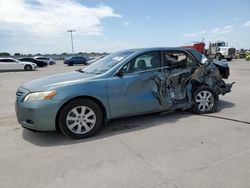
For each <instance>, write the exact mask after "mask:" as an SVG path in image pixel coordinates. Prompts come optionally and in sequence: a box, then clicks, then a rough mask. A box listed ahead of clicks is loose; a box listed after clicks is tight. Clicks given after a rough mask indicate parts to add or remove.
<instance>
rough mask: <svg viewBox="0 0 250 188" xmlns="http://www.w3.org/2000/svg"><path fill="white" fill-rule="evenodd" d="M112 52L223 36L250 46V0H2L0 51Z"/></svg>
mask: <svg viewBox="0 0 250 188" xmlns="http://www.w3.org/2000/svg"><path fill="white" fill-rule="evenodd" d="M69 29H73V30H75V32H74V33H73V41H74V49H75V52H76V53H78V52H114V51H118V50H122V49H128V48H141V47H163V46H165V47H175V46H182V45H187V44H190V43H192V42H194V41H202V40H203V39H204V41H205V42H206V44H208V42H209V41H217V40H224V41H226V42H227V43H228V44H229V46H232V47H236V48H237V49H240V48H247V49H250V0H241V1H235V0H220V1H218V0H209V1H204V0H188V1H184V0H179V1H176V0H157V1H156V0H144V1H142V0H138V1H135V0H123V1H122V0H0V52H9V53H11V54H13V53H24V54H29V53H32V54H34V53H42V54H44V53H50V54H52V53H64V52H66V53H71V38H70V33H69V32H67V30H69Z"/></svg>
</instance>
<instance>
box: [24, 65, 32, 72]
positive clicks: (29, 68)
mask: <svg viewBox="0 0 250 188" xmlns="http://www.w3.org/2000/svg"><path fill="white" fill-rule="evenodd" d="M24 70H26V71H31V70H32V67H31V65H25V67H24Z"/></svg>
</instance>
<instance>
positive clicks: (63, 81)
mask: <svg viewBox="0 0 250 188" xmlns="http://www.w3.org/2000/svg"><path fill="white" fill-rule="evenodd" d="M95 76H96V75H95V74H87V73H80V72H77V71H75V72H69V73H62V74H55V75H52V76H47V77H44V78H39V79H36V80H32V81H29V82H26V83H24V84H22V85H21V87H22V88H24V89H28V90H29V91H30V92H35V91H44V90H49V89H55V88H57V87H60V86H66V85H69V84H74V83H80V82H83V81H87V80H90V79H93V78H94V77H95Z"/></svg>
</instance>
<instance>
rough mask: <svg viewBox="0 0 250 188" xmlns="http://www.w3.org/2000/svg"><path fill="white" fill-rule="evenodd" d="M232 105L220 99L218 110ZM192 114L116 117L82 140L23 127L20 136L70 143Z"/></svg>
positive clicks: (34, 141) (37, 141) (46, 144)
mask: <svg viewBox="0 0 250 188" xmlns="http://www.w3.org/2000/svg"><path fill="white" fill-rule="evenodd" d="M234 106H235V104H234V103H231V102H228V101H224V100H221V101H220V102H219V106H218V112H219V111H222V110H223V109H225V108H232V107H234ZM193 115H194V114H193V113H190V112H188V111H179V110H177V111H174V112H170V113H167V112H166V113H154V114H147V115H140V116H134V117H127V118H121V119H116V120H112V121H111V122H109V123H108V124H107V125H105V126H103V128H102V129H101V131H100V132H99V133H98V134H96V135H94V136H93V137H91V138H87V139H82V140H75V139H72V138H69V137H66V136H64V135H63V134H62V133H60V132H32V131H29V130H27V129H23V133H22V137H23V139H24V140H26V141H27V142H30V143H32V144H34V145H37V146H40V147H51V146H62V145H71V144H78V143H83V142H90V141H94V140H100V139H103V138H107V137H112V136H115V135H119V134H125V133H128V132H133V131H138V130H143V129H148V128H151V127H155V126H163V124H164V126H176V124H175V122H177V121H178V120H180V119H183V118H188V117H189V116H193Z"/></svg>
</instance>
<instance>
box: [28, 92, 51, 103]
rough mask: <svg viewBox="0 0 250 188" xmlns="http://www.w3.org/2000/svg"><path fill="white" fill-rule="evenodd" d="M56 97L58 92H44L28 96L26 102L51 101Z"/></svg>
mask: <svg viewBox="0 0 250 188" xmlns="http://www.w3.org/2000/svg"><path fill="white" fill-rule="evenodd" d="M55 95H56V91H43V92H35V93H30V94H28V95H27V96H26V97H25V98H24V101H36V100H50V99H51V98H52V97H54V96H55Z"/></svg>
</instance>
